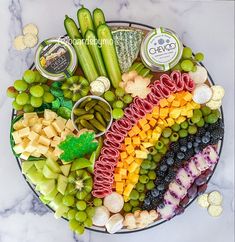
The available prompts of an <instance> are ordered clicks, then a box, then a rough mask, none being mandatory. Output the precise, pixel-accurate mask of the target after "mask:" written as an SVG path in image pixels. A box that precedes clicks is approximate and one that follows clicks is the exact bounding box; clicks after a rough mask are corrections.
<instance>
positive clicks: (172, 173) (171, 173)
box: [167, 170, 176, 180]
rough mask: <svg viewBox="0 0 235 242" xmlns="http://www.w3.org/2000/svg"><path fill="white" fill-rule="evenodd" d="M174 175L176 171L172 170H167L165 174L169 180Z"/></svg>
mask: <svg viewBox="0 0 235 242" xmlns="http://www.w3.org/2000/svg"><path fill="white" fill-rule="evenodd" d="M175 176H176V172H175V171H173V170H171V171H169V172H168V174H167V177H169V179H171V180H173V179H174V178H175Z"/></svg>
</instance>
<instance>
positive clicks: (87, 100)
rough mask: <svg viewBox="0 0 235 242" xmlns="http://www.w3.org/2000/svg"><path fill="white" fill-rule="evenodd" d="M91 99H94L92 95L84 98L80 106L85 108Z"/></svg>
mask: <svg viewBox="0 0 235 242" xmlns="http://www.w3.org/2000/svg"><path fill="white" fill-rule="evenodd" d="M91 100H92V98H91V97H88V98H86V99H85V100H83V101H82V102H81V103H80V105H79V108H84V107H85V105H86V104H87V103H88V102H90V101H91Z"/></svg>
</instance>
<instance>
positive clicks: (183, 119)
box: [176, 116, 186, 124]
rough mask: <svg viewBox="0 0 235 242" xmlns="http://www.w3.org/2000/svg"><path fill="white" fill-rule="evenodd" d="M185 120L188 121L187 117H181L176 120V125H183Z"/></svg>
mask: <svg viewBox="0 0 235 242" xmlns="http://www.w3.org/2000/svg"><path fill="white" fill-rule="evenodd" d="M185 120H186V117H184V116H180V117H178V118H177V119H176V123H177V124H181V123H183V122H184V121H185Z"/></svg>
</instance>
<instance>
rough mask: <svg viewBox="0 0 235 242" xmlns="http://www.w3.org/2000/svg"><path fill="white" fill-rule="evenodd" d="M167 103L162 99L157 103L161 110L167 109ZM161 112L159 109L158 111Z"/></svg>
mask: <svg viewBox="0 0 235 242" xmlns="http://www.w3.org/2000/svg"><path fill="white" fill-rule="evenodd" d="M168 104H169V103H168V101H167V100H166V98H162V99H161V100H160V101H159V105H160V107H161V108H164V107H168ZM160 110H161V109H160Z"/></svg>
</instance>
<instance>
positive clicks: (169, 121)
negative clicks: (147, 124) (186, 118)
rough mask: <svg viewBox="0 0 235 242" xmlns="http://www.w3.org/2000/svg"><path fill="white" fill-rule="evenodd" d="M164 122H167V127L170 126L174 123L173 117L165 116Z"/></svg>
mask: <svg viewBox="0 0 235 242" xmlns="http://www.w3.org/2000/svg"><path fill="white" fill-rule="evenodd" d="M166 122H167V124H168V126H169V127H171V126H172V125H173V124H174V123H175V121H174V119H173V118H167V119H166Z"/></svg>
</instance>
